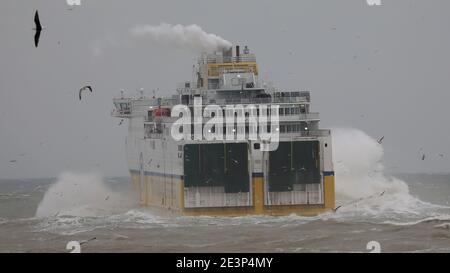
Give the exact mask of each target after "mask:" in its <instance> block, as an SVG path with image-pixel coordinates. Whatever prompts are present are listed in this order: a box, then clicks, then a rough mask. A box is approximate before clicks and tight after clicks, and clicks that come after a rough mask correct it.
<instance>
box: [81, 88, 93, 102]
mask: <svg viewBox="0 0 450 273" xmlns="http://www.w3.org/2000/svg"><path fill="white" fill-rule="evenodd" d="M85 90H89V91H91V93H92V87H91V86H90V85H86V86H83V87H82V88H80V92H79V93H78V97H79V98H80V100H81V93H82V92H83V91H85Z"/></svg>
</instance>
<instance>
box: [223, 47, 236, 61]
mask: <svg viewBox="0 0 450 273" xmlns="http://www.w3.org/2000/svg"><path fill="white" fill-rule="evenodd" d="M232 55H233V47H229V48H224V49H222V56H223V62H225V63H230V62H231V58H232V57H233V56H232Z"/></svg>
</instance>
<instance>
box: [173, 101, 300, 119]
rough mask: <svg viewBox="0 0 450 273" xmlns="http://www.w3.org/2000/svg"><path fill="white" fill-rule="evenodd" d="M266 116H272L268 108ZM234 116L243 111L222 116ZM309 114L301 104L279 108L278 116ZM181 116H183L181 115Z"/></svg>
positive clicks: (257, 110)
mask: <svg viewBox="0 0 450 273" xmlns="http://www.w3.org/2000/svg"><path fill="white" fill-rule="evenodd" d="M193 111H194V110H193V108H192V109H191V112H192V113H193ZM266 111H267V112H266V115H267V116H269V115H270V108H269V107H268V108H267V109H266ZM233 113H234V116H238V115H239V114H242V110H236V111H234V110H225V109H224V110H223V114H222V116H223V117H225V116H226V115H233ZM306 113H307V109H306V105H304V104H301V105H300V106H299V107H280V108H278V114H279V115H280V116H288V115H298V114H306ZM180 116H181V114H180ZM214 116H215V113H214V112H212V113H211V117H214ZM244 116H246V117H248V116H249V113H248V112H247V111H245V114H244ZM256 116H259V108H256Z"/></svg>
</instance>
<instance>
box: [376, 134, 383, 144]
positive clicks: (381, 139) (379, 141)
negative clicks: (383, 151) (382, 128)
mask: <svg viewBox="0 0 450 273" xmlns="http://www.w3.org/2000/svg"><path fill="white" fill-rule="evenodd" d="M383 139H384V136H382V137H381V138H380V139H378V140H377V142H378V144H381V143H383Z"/></svg>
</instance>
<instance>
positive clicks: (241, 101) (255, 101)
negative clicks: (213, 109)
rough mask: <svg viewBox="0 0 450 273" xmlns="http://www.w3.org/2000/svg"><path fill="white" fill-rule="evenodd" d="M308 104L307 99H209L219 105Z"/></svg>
mask: <svg viewBox="0 0 450 273" xmlns="http://www.w3.org/2000/svg"><path fill="white" fill-rule="evenodd" d="M301 102H307V100H306V98H302V97H295V98H235V99H209V100H208V103H210V104H217V105H226V104H270V103H272V104H273V103H301Z"/></svg>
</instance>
